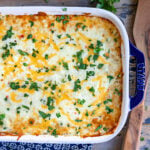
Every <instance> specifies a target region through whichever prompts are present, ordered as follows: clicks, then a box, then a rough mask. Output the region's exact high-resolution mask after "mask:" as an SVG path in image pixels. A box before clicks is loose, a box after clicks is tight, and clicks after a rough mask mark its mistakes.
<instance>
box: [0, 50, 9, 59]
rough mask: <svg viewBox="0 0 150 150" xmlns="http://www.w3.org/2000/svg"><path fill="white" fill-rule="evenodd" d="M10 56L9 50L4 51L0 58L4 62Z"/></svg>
mask: <svg viewBox="0 0 150 150" xmlns="http://www.w3.org/2000/svg"><path fill="white" fill-rule="evenodd" d="M9 55H10V50H8V49H7V50H5V52H4V53H2V58H3V59H4V60H5V59H6V58H7V57H8V56H9Z"/></svg>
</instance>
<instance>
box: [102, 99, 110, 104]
mask: <svg viewBox="0 0 150 150" xmlns="http://www.w3.org/2000/svg"><path fill="white" fill-rule="evenodd" d="M109 102H112V99H107V100H105V101H104V104H105V105H106V104H107V103H109Z"/></svg>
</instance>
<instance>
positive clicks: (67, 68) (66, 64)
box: [63, 62, 69, 70]
mask: <svg viewBox="0 0 150 150" xmlns="http://www.w3.org/2000/svg"><path fill="white" fill-rule="evenodd" d="M63 67H64V68H65V69H66V70H69V67H68V63H67V62H63Z"/></svg>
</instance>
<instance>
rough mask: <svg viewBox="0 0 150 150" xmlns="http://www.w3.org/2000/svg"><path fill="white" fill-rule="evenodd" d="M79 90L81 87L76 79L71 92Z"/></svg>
mask: <svg viewBox="0 0 150 150" xmlns="http://www.w3.org/2000/svg"><path fill="white" fill-rule="evenodd" d="M79 89H81V85H80V80H79V79H77V80H76V81H75V82H74V89H73V91H75V92H76V91H78V90H79Z"/></svg>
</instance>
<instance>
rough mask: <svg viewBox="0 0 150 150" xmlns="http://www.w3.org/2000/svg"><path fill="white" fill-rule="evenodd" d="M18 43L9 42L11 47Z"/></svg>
mask: <svg viewBox="0 0 150 150" xmlns="http://www.w3.org/2000/svg"><path fill="white" fill-rule="evenodd" d="M16 45H17V43H16V42H10V43H9V47H10V48H12V47H13V46H16Z"/></svg>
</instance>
